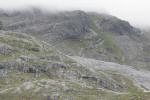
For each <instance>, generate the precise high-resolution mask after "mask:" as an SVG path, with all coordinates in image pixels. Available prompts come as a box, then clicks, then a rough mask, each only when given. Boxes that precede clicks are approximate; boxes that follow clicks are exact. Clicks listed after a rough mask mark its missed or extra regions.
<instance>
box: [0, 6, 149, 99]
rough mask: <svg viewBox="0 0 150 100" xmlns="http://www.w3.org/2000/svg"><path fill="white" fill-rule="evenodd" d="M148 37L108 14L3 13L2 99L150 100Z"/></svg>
mask: <svg viewBox="0 0 150 100" xmlns="http://www.w3.org/2000/svg"><path fill="white" fill-rule="evenodd" d="M145 33H146V32H145V31H141V30H139V29H137V28H135V27H133V26H131V25H130V24H129V23H128V22H127V21H124V20H121V19H118V18H117V17H114V16H111V15H107V14H98V13H93V12H92V13H91V12H84V11H79V10H77V11H70V12H57V13H51V12H42V11H41V10H40V9H30V10H24V11H4V10H0V100H22V99H31V100H47V99H48V100H49V99H50V100H51V99H52V100H97V99H100V100H101V99H102V100H149V98H150V84H149V83H150V71H149V70H150V39H149V38H148V36H147V34H146V35H145ZM129 65H130V66H129ZM131 66H132V67H131Z"/></svg>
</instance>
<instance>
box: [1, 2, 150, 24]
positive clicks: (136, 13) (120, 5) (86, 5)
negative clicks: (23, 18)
mask: <svg viewBox="0 0 150 100" xmlns="http://www.w3.org/2000/svg"><path fill="white" fill-rule="evenodd" d="M25 6H40V7H43V8H48V9H50V10H85V11H96V12H107V13H110V14H112V15H115V16H117V17H119V18H121V19H124V20H128V21H129V22H130V23H131V24H132V25H142V26H150V19H149V18H150V0H0V7H1V8H6V9H12V8H19V7H25Z"/></svg>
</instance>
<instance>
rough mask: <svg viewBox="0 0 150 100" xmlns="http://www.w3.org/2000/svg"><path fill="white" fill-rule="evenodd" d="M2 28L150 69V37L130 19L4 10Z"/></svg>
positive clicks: (67, 51)
mask: <svg viewBox="0 0 150 100" xmlns="http://www.w3.org/2000/svg"><path fill="white" fill-rule="evenodd" d="M0 21H1V22H2V23H3V30H10V31H14V32H16V31H18V32H23V33H28V34H32V35H34V36H36V37H38V38H40V39H42V40H44V41H46V42H48V43H50V44H51V45H54V46H55V47H56V48H57V49H59V50H60V51H61V52H63V53H65V54H67V55H74V56H82V57H88V58H94V59H99V60H104V61H111V62H117V63H121V64H127V65H132V66H136V67H137V68H144V69H148V70H149V59H148V58H149V56H150V55H149V42H150V41H149V39H147V38H146V37H145V36H144V35H143V31H140V30H139V29H137V28H134V27H133V26H131V25H130V24H129V23H128V22H127V21H124V20H120V19H118V18H116V17H114V16H111V15H107V14H97V13H89V12H83V11H72V12H57V13H50V12H42V11H40V10H39V9H32V10H24V11H14V12H9V11H1V13H0Z"/></svg>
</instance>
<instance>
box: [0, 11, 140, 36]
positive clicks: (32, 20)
mask: <svg viewBox="0 0 150 100" xmlns="http://www.w3.org/2000/svg"><path fill="white" fill-rule="evenodd" d="M1 12H2V11H1ZM0 16H1V17H0V19H2V20H3V23H4V25H5V29H6V30H14V31H22V32H25V33H38V34H40V35H46V36H48V35H49V37H51V36H53V38H56V37H57V38H58V37H61V38H79V37H80V36H81V35H83V34H85V33H89V32H90V28H91V27H90V26H91V18H90V17H91V16H100V17H101V18H100V19H99V20H97V21H96V23H95V24H96V25H97V27H98V28H99V29H102V30H103V31H110V32H114V33H119V34H124V33H136V32H139V31H138V30H137V29H135V28H134V27H132V26H131V25H130V24H129V23H128V22H126V21H123V20H120V19H118V18H116V17H113V16H110V15H103V14H97V15H95V14H92V15H91V14H90V13H85V12H83V11H72V12H61V13H56V14H53V13H43V12H42V11H40V10H38V9H32V10H31V11H22V12H19V11H16V12H5V13H4V12H3V13H0Z"/></svg>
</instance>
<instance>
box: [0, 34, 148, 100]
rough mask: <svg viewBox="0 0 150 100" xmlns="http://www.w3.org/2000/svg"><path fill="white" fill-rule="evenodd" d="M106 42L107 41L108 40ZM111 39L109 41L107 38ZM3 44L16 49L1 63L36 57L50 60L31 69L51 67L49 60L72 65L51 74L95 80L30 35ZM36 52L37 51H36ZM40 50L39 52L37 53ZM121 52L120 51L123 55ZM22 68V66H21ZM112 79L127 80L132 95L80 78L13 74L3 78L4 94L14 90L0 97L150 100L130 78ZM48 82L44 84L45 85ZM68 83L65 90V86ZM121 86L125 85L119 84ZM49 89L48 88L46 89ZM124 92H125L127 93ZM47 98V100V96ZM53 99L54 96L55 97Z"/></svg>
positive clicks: (0, 86)
mask: <svg viewBox="0 0 150 100" xmlns="http://www.w3.org/2000/svg"><path fill="white" fill-rule="evenodd" d="M105 38H106V37H105ZM107 38H108V37H107ZM0 43H3V44H7V45H10V46H11V47H12V50H13V53H12V54H10V55H1V56H0V62H4V61H7V62H9V61H12V60H14V61H15V60H17V59H18V58H19V57H20V56H22V55H24V56H32V57H34V56H35V57H47V58H46V60H45V61H43V60H38V61H36V60H35V61H31V62H25V63H26V64H27V65H28V66H30V67H32V65H35V64H43V63H47V59H50V60H53V61H60V62H61V61H62V62H64V63H66V64H69V67H68V68H67V69H53V68H50V69H49V70H48V71H49V72H50V73H53V72H56V71H58V72H59V70H64V71H65V73H67V72H68V71H70V72H74V73H76V74H78V75H79V76H87V75H88V76H93V74H95V73H92V72H91V71H90V70H89V69H86V68H84V67H76V66H74V65H72V64H73V63H75V62H74V61H72V60H71V59H68V58H67V57H64V56H63V55H61V54H60V53H59V52H57V50H56V49H54V48H53V47H49V45H48V44H46V43H45V42H42V41H39V40H37V39H35V38H33V37H32V36H28V35H20V34H16V33H8V34H5V35H0ZM106 45H108V47H112V48H114V45H113V43H112V41H111V39H105V42H104V45H103V48H107V46H106ZM33 48H34V49H33ZM35 48H36V49H35ZM119 52H120V51H119ZM20 64H21V63H20ZM107 74H108V75H111V76H112V77H114V79H115V78H116V80H115V81H116V82H118V83H119V82H121V81H120V80H121V79H124V80H125V81H126V82H127V85H126V87H127V90H125V91H126V92H129V93H128V94H116V93H113V92H111V91H107V90H102V89H97V84H96V83H93V82H90V81H86V80H80V78H79V77H76V78H75V79H73V80H72V79H68V78H67V77H57V76H53V77H48V76H47V75H46V74H44V73H42V74H41V75H40V77H38V78H35V77H34V75H33V74H32V73H18V71H16V70H12V71H11V72H10V73H9V74H8V77H7V78H1V79H0V90H5V89H9V88H14V89H12V90H11V89H10V90H8V91H6V92H4V93H2V94H0V100H10V99H11V100H20V99H22V98H23V99H32V100H46V98H47V96H52V95H54V93H53V91H56V90H57V92H58V93H59V95H60V99H59V100H64V99H67V98H70V99H73V100H97V99H106V100H134V99H135V100H148V98H149V94H148V93H143V92H141V91H138V90H137V89H136V88H135V87H134V86H133V84H132V83H131V82H130V81H129V80H128V79H126V78H123V77H121V76H120V77H119V76H117V75H116V74H114V73H113V72H112V73H110V72H109V73H107ZM97 76H98V77H100V78H103V79H105V80H107V77H106V76H105V74H102V73H101V72H98V73H97ZM43 80H44V81H43ZM24 82H31V83H32V84H34V85H33V88H30V89H29V90H28V89H27V90H26V89H25V86H24V85H23V84H24ZM111 82H112V81H110V83H111ZM64 83H65V86H64ZM119 84H121V83H119ZM43 85H45V86H49V87H48V88H45V87H43ZM17 88H19V89H20V90H21V93H20V92H14V91H15V90H17ZM38 88H41V89H40V91H38V92H35V93H34V92H33V91H34V90H36V89H38ZM66 88H68V90H67V91H68V92H67V91H66ZM125 91H124V92H125ZM44 94H45V96H44ZM52 97H53V96H52Z"/></svg>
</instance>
